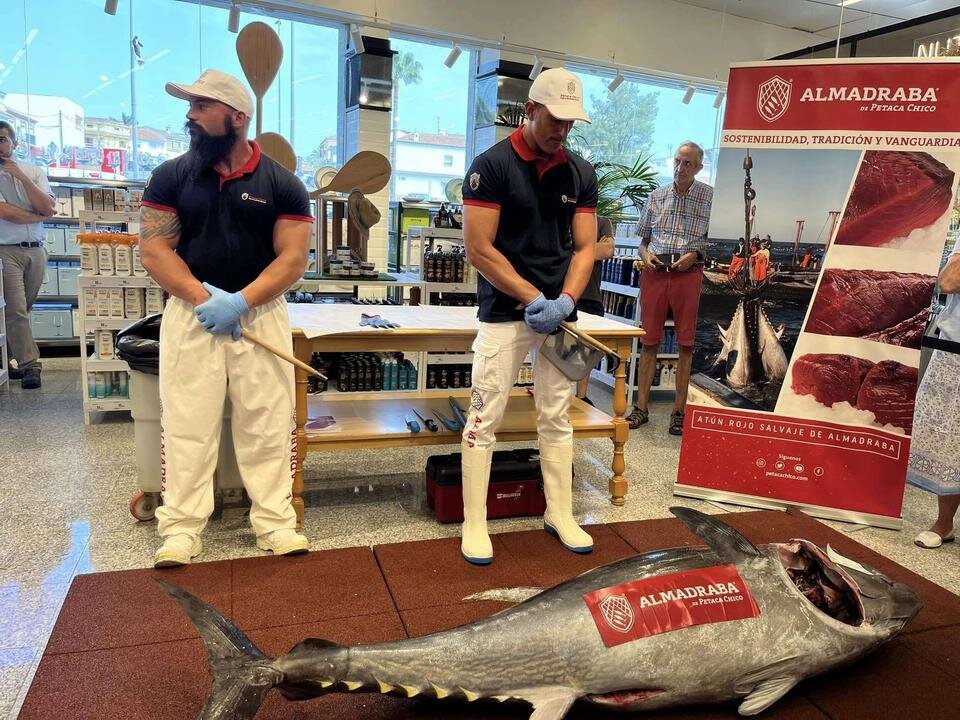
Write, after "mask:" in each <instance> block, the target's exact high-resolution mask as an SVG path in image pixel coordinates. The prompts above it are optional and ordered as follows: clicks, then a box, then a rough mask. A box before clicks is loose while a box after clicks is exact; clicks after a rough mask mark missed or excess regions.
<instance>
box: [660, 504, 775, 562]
mask: <svg viewBox="0 0 960 720" xmlns="http://www.w3.org/2000/svg"><path fill="white" fill-rule="evenodd" d="M670 512H672V513H673V514H674V515H676V516H677V518H678V519H679V520H680V522H682V523H683V524H684V525H686V526H687V529H688V530H689V531H690V532H692V533H693V534H694V535H696V536H697V537H698V538H700V539H701V540H703V541H704V542H705V543H706V544H707V545H708V546H709V548H710V549H711V550H713V551H714V552H715V553H716V554H717V555H718V556H719V557H720V559H721V560H723V561H725V562H731V563H737V562H740V561H741V560H745V559H747V558H750V557H759V556H760V551H759V550H757V548H756V547H755V546H754V544H753V543H752V542H750V541H749V540H747V539H746V538H745V537H744V536H743V535H741V534H740V533H739V532H738V531H736V530H734V529H733V528H732V527H730V526H729V525H727V524H726V523H724V522H721V521H719V520H717V519H716V518H715V517H713V516H711V515H706V514H705V513H702V512H700V511H699V510H693V509H692V508H685V507H677V506H674V507H672V508H670Z"/></svg>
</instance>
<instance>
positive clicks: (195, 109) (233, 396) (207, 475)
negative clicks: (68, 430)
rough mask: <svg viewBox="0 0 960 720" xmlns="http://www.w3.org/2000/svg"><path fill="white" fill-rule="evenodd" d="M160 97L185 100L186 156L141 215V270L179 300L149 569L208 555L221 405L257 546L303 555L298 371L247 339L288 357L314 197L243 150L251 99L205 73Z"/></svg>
mask: <svg viewBox="0 0 960 720" xmlns="http://www.w3.org/2000/svg"><path fill="white" fill-rule="evenodd" d="M166 90H167V92H168V93H169V94H171V95H173V96H174V97H178V98H182V99H184V100H187V101H188V102H189V104H190V106H189V110H188V112H187V123H186V128H187V130H188V132H189V133H190V150H189V151H188V152H187V153H185V154H184V155H181V156H180V157H178V158H174V159H172V160H168V161H167V162H165V163H163V164H162V165H160V166H159V167H157V168H156V170H154V171H153V174H152V175H151V176H150V179H149V180H148V181H147V186H146V188H145V190H144V195H143V204H142V208H141V212H140V250H141V256H142V260H143V265H144V267H145V268H146V269H147V271H148V272H149V273H150V276H151V277H153V279H154V280H156V281H157V282H158V283H159V284H160V285H161V286H162V287H163V288H164V289H165V290H166V291H167V292H168V293H169V294H170V296H171V298H170V301H169V302H168V303H167V306H166V309H165V311H164V314H163V322H162V325H161V328H160V402H161V409H162V414H161V432H162V441H161V473H162V492H163V505H162V506H161V507H160V508H158V510H157V521H158V531H159V533H160V536H161V537H162V538H163V545H162V546H161V547H160V549H159V550H157V554H156V557H155V560H154V565H155V566H156V567H172V566H177V565H185V564H188V563H189V562H190V561H191V559H192V558H193V557H195V556H197V555H198V554H199V553H200V551H201V550H202V544H201V542H200V534H201V532H202V531H203V529H204V527H205V526H206V524H207V519H208V517H209V516H210V513H211V512H212V511H213V472H214V470H215V468H216V464H217V451H218V447H219V438H220V430H221V424H222V417H223V406H224V398H225V397H227V396H229V398H230V403H231V406H232V415H231V425H232V430H233V441H234V446H235V448H236V454H237V465H238V467H239V469H240V475H241V478H242V480H243V484H244V487H245V488H246V490H247V494H248V495H249V497H250V500H251V502H252V507H251V510H250V524H251V525H252V526H253V529H254V531H255V532H256V535H257V547H259V548H260V549H262V550H270V551H272V552H273V553H274V554H277V555H293V554H297V553H302V552H306V551H307V549H308V548H309V543H308V541H307V539H306V538H305V537H304V536H303V535H301V534H299V533H298V532H297V531H296V513H295V511H294V508H293V506H292V504H291V500H292V493H291V490H292V483H293V471H294V469H295V467H296V436H295V425H294V382H293V368H292V367H291V366H290V365H288V364H287V363H286V362H284V361H282V360H280V359H279V358H277V357H275V356H274V355H273V354H272V353H268V352H266V351H264V350H262V349H261V348H258V347H256V346H255V345H253V344H252V343H249V342H247V341H244V340H241V339H240V337H241V329H249V330H250V331H251V332H252V333H254V334H256V335H257V336H258V337H260V338H261V339H263V340H265V341H266V342H267V343H269V344H271V345H274V346H276V347H279V348H284V349H286V350H287V351H288V352H292V340H291V335H290V325H289V321H288V319H287V306H286V301H285V299H284V293H285V292H286V291H287V289H288V288H289V287H290V285H291V283H293V282H294V281H295V280H298V279H299V278H300V277H301V276H302V274H303V270H304V268H305V267H306V264H307V245H308V240H309V234H310V223H312V222H313V218H312V217H311V215H310V202H309V199H308V196H307V191H306V188H305V187H304V186H303V183H302V182H301V181H300V180H299V179H298V178H296V177H295V176H294V175H292V174H291V173H290V172H289V171H287V170H285V169H284V168H282V167H281V166H280V165H279V164H277V163H276V162H274V161H273V160H271V159H270V158H269V157H267V156H266V155H262V154H261V152H260V148H259V146H258V145H257V143H256V142H252V141H248V140H247V133H248V131H249V127H250V119H251V117H252V115H253V101H252V99H251V97H250V93H249V92H248V91H247V89H246V87H244V85H243V83H241V82H240V80H238V79H237V78H235V77H233V76H232V75H227V74H226V73H223V72H220V71H218V70H206V71H205V72H204V73H203V74H202V75H201V76H200V77H199V78H198V79H197V81H196V82H195V83H193V84H192V85H181V84H177V83H167V85H166Z"/></svg>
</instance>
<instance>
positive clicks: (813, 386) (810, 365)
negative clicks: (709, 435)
mask: <svg viewBox="0 0 960 720" xmlns="http://www.w3.org/2000/svg"><path fill="white" fill-rule="evenodd" d="M872 367H873V363H872V362H870V361H869V360H863V359H861V358H858V357H854V356H852V355H841V354H839V353H811V354H809V355H804V356H803V357H800V358H797V361H796V362H795V363H794V364H793V383H792V388H793V392H794V393H796V394H797V395H813V397H814V399H815V400H816V401H817V402H818V403H820V404H821V405H826V406H827V407H833V404H834V403H838V402H848V403H850V405H852V406H853V407H856V406H857V395H858V394H859V393H860V386H861V385H862V384H863V379H864V377H866V375H867V372H868V371H869V370H870V368H872Z"/></svg>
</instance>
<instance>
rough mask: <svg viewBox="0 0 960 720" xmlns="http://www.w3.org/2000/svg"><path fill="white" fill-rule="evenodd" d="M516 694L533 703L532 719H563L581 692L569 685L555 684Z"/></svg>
mask: <svg viewBox="0 0 960 720" xmlns="http://www.w3.org/2000/svg"><path fill="white" fill-rule="evenodd" d="M511 694H513V693H511ZM514 696H515V697H522V698H523V699H524V700H526V701H527V702H529V703H530V704H531V705H533V714H532V715H531V716H530V720H561V719H562V718H563V717H564V716H565V715H566V714H567V710H569V709H570V706H571V705H573V703H574V702H576V699H577V698H578V697H579V694H578V693H577V692H576V691H575V690H573V689H571V688H568V687H562V686H553V687H542V688H536V689H535V690H527V691H524V692H518V693H515V694H514Z"/></svg>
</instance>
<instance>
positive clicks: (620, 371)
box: [610, 339, 630, 505]
mask: <svg viewBox="0 0 960 720" xmlns="http://www.w3.org/2000/svg"><path fill="white" fill-rule="evenodd" d="M616 350H617V354H618V355H619V356H620V365H619V366H618V367H617V369H616V371H615V372H614V374H613V378H614V383H613V464H612V465H611V470H613V476H612V477H611V478H610V502H611V503H613V504H614V505H623V504H624V502H625V496H626V494H627V479H626V478H625V477H624V476H623V473H624V471H625V470H626V462H625V461H624V459H623V446H624V445H625V444H626V442H627V438H628V437H629V434H630V427H629V426H628V425H627V420H626V412H627V367H626V366H627V360H629V358H630V340H629V339H627V340H617V344H616Z"/></svg>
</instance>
